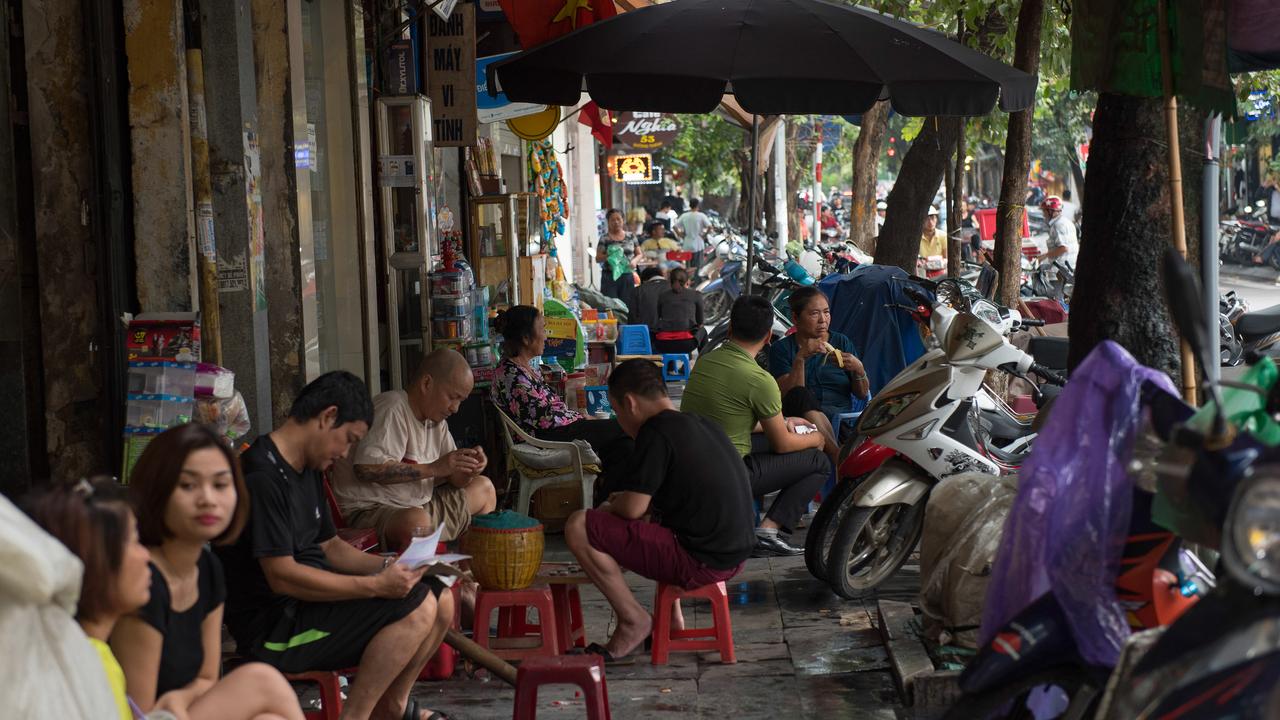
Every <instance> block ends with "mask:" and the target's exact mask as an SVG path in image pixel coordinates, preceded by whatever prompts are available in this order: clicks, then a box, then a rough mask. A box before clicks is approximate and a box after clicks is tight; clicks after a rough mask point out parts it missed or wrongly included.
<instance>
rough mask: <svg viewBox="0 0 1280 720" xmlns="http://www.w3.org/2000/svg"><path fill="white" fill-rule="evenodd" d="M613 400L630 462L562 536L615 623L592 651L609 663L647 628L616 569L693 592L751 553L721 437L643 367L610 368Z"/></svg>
mask: <svg viewBox="0 0 1280 720" xmlns="http://www.w3.org/2000/svg"><path fill="white" fill-rule="evenodd" d="M609 402H610V403H611V404H612V406H613V409H614V412H615V413H617V415H618V423H619V424H620V425H622V429H623V430H624V431H626V433H627V434H628V435H630V436H632V437H634V438H635V439H636V444H635V450H634V452H633V454H632V462H631V463H630V467H629V469H628V471H627V472H626V474H625V475H624V476H623V477H621V478H620V479H619V481H618V482H617V483H616V484H615V486H614V487H615V490H616V492H614V493H613V494H612V495H610V496H609V500H608V501H607V502H605V503H604V504H602V505H601V506H600V507H599V508H597V509H595V510H583V511H579V512H576V513H574V514H573V515H571V516H570V517H569V520H568V522H567V524H566V525H565V530H564V532H565V541H566V542H567V543H568V545H569V549H570V550H571V551H572V552H573V555H574V557H576V558H577V559H578V562H579V563H580V564H581V565H582V569H583V570H584V571H586V573H587V575H589V576H590V577H591V581H592V582H594V583H595V584H596V586H597V587H599V588H600V591H601V592H603V593H604V596H605V597H606V598H607V599H608V600H609V604H610V605H612V606H613V610H614V612H615V613H616V614H617V616H618V627H617V629H616V630H614V633H613V636H612V637H610V638H609V642H608V643H606V644H605V645H603V646H600V645H595V644H593V645H592V646H591V647H589V648H588V651H589V652H595V653H598V654H600V655H603V656H605V658H606V659H610V658H613V657H623V656H625V655H628V654H630V653H631V652H632V651H634V650H635V649H636V647H637V646H639V645H640V644H641V643H642V642H644V639H645V638H646V637H648V636H649V632H650V630H651V629H652V625H653V622H652V619H651V618H650V616H649V613H648V612H646V611H645V609H644V608H643V607H641V606H640V603H639V602H637V601H636V598H635V596H633V595H632V594H631V590H630V589H629V588H628V587H627V583H626V580H624V579H623V577H622V568H626V569H627V570H631V571H632V572H635V573H637V574H639V575H643V576H644V577H647V578H650V579H652V580H657V581H659V582H664V583H667V584H670V585H678V586H680V587H683V588H686V589H694V588H698V587H702V586H703V585H710V584H711V583H715V582H722V581H725V580H728V579H730V578H732V577H733V576H734V575H736V574H737V573H738V571H739V570H741V569H742V564H743V562H744V561H745V560H746V559H747V557H748V556H750V555H751V550H752V549H753V548H754V547H755V545H756V537H755V528H754V524H753V522H752V519H753V518H754V516H755V512H754V509H753V506H752V502H751V482H750V480H749V479H748V477H747V470H746V466H745V465H743V463H742V457H741V456H740V454H739V453H738V451H737V449H735V448H734V446H733V443H731V442H730V441H729V437H728V436H727V435H725V433H724V430H721V429H720V427H719V426H718V425H716V424H715V423H713V422H711V421H710V420H707V419H705V418H702V417H699V416H697V415H689V414H685V413H681V412H678V411H677V410H676V409H675V406H674V405H673V404H672V403H671V400H670V399H669V398H668V397H667V388H666V384H665V383H664V382H663V381H662V372H661V370H660V369H659V368H658V367H657V366H655V365H654V364H653V363H652V362H650V361H648V360H638V359H637V360H628V361H626V362H623V363H621V364H620V365H618V367H616V368H614V370H613V373H612V374H611V375H610V376H609ZM646 515H649V516H651V519H649V518H646V517H645V516H646Z"/></svg>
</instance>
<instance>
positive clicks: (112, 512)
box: [26, 478, 151, 720]
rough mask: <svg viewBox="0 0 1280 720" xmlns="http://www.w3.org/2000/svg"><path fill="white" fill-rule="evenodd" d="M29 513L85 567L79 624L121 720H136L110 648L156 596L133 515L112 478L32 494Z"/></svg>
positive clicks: (78, 606) (27, 508) (78, 610)
mask: <svg viewBox="0 0 1280 720" xmlns="http://www.w3.org/2000/svg"><path fill="white" fill-rule="evenodd" d="M26 510H27V513H28V514H29V515H30V516H31V519H32V520H34V521H35V522H36V523H37V524H38V525H40V527H42V528H44V529H45V530H46V531H47V532H48V533H49V534H50V535H52V536H54V537H56V538H57V539H58V540H60V541H61V542H62V544H63V545H66V546H67V549H68V550H70V551H71V552H72V554H74V555H75V556H76V557H78V558H80V562H82V563H84V581H83V582H82V583H81V586H80V600H79V604H78V605H77V606H76V620H77V621H78V622H79V623H80V627H81V628H83V629H84V632H85V635H87V636H88V637H89V642H90V643H91V644H92V645H93V647H94V649H95V650H97V651H98V655H99V657H101V658H102V666H103V670H104V671H105V672H106V674H107V681H108V682H109V683H110V685H111V691H112V693H113V694H114V695H115V699H116V709H117V711H118V713H119V717H120V720H134V718H135V715H134V712H133V710H132V709H131V708H130V704H129V699H128V697H127V696H126V695H125V684H124V671H123V670H121V669H120V664H119V663H118V662H116V658H115V656H114V655H112V654H111V648H110V647H108V646H107V638H108V637H110V635H111V631H112V629H113V628H114V627H115V624H116V621H117V620H119V619H120V618H121V617H122V616H124V615H127V614H129V613H132V612H135V611H136V610H137V609H138V608H140V607H142V606H143V605H145V604H146V603H147V600H148V599H149V598H150V597H151V571H150V569H149V568H148V567H147V561H148V559H149V556H148V554H147V549H146V548H145V547H143V546H142V544H141V543H140V542H138V525H137V523H136V522H135V521H134V517H133V512H132V511H131V510H130V509H129V505H128V504H127V503H126V502H125V501H124V499H123V497H122V495H121V494H120V491H119V490H118V488H117V487H116V484H115V482H114V481H112V480H111V479H110V478H100V479H97V480H95V481H93V482H89V481H87V480H80V481H79V482H77V483H75V484H65V483H64V484H59V485H55V486H53V487H51V488H49V489H47V490H44V491H41V492H39V493H38V494H37V495H35V496H33V497H32V499H31V500H30V501H29V502H28V503H27V504H26ZM138 717H140V716H138Z"/></svg>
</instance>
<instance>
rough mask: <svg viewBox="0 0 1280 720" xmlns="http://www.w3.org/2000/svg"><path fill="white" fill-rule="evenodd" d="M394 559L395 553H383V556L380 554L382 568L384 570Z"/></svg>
mask: <svg viewBox="0 0 1280 720" xmlns="http://www.w3.org/2000/svg"><path fill="white" fill-rule="evenodd" d="M395 559H396V556H395V555H383V556H382V569H383V570H386V569H387V568H388V567H390V566H391V563H392V562H393V561H394V560H395Z"/></svg>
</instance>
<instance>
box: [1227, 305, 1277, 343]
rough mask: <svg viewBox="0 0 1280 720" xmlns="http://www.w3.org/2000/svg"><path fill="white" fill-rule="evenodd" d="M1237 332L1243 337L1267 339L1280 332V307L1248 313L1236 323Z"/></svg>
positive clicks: (1275, 306) (1273, 306) (1274, 306)
mask: <svg viewBox="0 0 1280 720" xmlns="http://www.w3.org/2000/svg"><path fill="white" fill-rule="evenodd" d="M1236 332H1238V333H1240V335H1241V337H1247V338H1256V337H1266V336H1267V335H1272V334H1274V333H1278V332H1280V305H1272V306H1271V307H1269V308H1265V309H1263V310H1255V311H1253V312H1247V313H1245V314H1244V315H1241V316H1240V319H1239V320H1237V321H1236Z"/></svg>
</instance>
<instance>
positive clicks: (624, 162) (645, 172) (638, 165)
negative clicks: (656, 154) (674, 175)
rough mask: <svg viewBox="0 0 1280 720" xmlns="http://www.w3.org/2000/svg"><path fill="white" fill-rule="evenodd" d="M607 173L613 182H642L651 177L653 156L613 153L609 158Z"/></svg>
mask: <svg viewBox="0 0 1280 720" xmlns="http://www.w3.org/2000/svg"><path fill="white" fill-rule="evenodd" d="M609 175H610V177H612V178H613V180H614V182H642V181H648V180H652V179H653V156H652V155H650V154H648V153H644V154H643V155H614V156H613V157H610V158H609Z"/></svg>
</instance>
